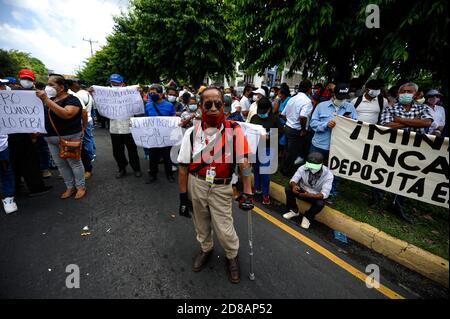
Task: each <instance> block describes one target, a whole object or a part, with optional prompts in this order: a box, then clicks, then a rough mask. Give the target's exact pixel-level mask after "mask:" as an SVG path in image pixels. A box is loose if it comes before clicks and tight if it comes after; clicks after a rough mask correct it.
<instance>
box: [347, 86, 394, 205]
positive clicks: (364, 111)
mask: <svg viewBox="0 0 450 319" xmlns="http://www.w3.org/2000/svg"><path fill="white" fill-rule="evenodd" d="M381 88H382V84H381V81H379V80H377V79H372V80H369V81H367V83H366V85H365V90H364V94H363V95H362V96H360V97H358V98H356V99H353V101H352V104H353V105H354V106H355V109H356V111H357V113H358V120H359V121H363V122H366V123H369V124H378V123H379V121H380V118H381V113H382V112H383V110H384V109H385V108H386V107H389V103H388V100H387V99H385V98H384V97H383V95H382V94H381ZM384 193H385V192H383V191H382V190H380V189H378V188H372V202H371V204H370V207H371V208H372V209H375V210H380V209H381V208H382V206H381V203H382V201H383V198H384Z"/></svg>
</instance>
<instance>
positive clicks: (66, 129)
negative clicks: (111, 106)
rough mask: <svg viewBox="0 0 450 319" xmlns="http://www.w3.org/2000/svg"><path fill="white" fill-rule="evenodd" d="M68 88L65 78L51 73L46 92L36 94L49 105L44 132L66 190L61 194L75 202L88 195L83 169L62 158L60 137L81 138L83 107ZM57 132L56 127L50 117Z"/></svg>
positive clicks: (81, 164) (78, 162) (79, 165)
mask: <svg viewBox="0 0 450 319" xmlns="http://www.w3.org/2000/svg"><path fill="white" fill-rule="evenodd" d="M67 91H68V87H67V84H66V80H65V79H64V77H63V76H61V75H58V74H51V75H50V77H49V78H48V82H47V86H46V88H45V91H37V92H36V95H37V96H38V97H39V98H40V99H41V100H42V102H44V105H45V106H46V107H45V109H46V117H45V129H46V130H47V133H48V135H47V136H46V138H45V139H46V141H47V143H48V147H49V149H50V153H51V154H52V157H53V160H54V161H55V163H56V166H58V170H59V172H60V173H61V175H62V177H63V178H64V183H65V184H66V187H67V190H66V191H65V192H64V193H63V194H62V195H61V199H66V198H69V197H71V196H72V195H75V199H80V198H83V197H84V196H85V195H86V186H85V179H84V167H83V163H82V162H81V159H80V160H76V159H73V158H61V157H59V137H58V134H59V136H61V137H62V138H64V139H67V140H71V139H79V138H80V137H81V133H82V130H83V126H82V121H81V119H82V113H83V107H82V105H81V102H80V100H79V99H78V98H77V97H75V96H73V95H71V94H69V93H67ZM49 117H51V120H52V121H53V123H54V125H55V127H56V130H57V132H56V131H55V129H54V128H53V125H52V123H51V121H50V118H49Z"/></svg>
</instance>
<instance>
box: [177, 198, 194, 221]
mask: <svg viewBox="0 0 450 319" xmlns="http://www.w3.org/2000/svg"><path fill="white" fill-rule="evenodd" d="M191 207H192V203H191V202H190V201H189V199H188V196H187V193H180V208H179V210H178V213H179V214H180V216H183V217H187V218H191Z"/></svg>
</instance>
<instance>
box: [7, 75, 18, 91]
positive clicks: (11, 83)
mask: <svg viewBox="0 0 450 319" xmlns="http://www.w3.org/2000/svg"><path fill="white" fill-rule="evenodd" d="M5 80H7V81H8V82H9V83H8V86H9V87H10V88H11V89H13V90H14V89H16V88H18V87H19V86H20V85H19V83H17V80H16V78H15V77H12V76H7V77H6V78H5Z"/></svg>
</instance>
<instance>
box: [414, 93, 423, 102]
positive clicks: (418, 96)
mask: <svg viewBox="0 0 450 319" xmlns="http://www.w3.org/2000/svg"><path fill="white" fill-rule="evenodd" d="M414 103H416V104H424V103H425V96H424V95H423V91H420V92H417V93H416V95H415V96H414Z"/></svg>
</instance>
